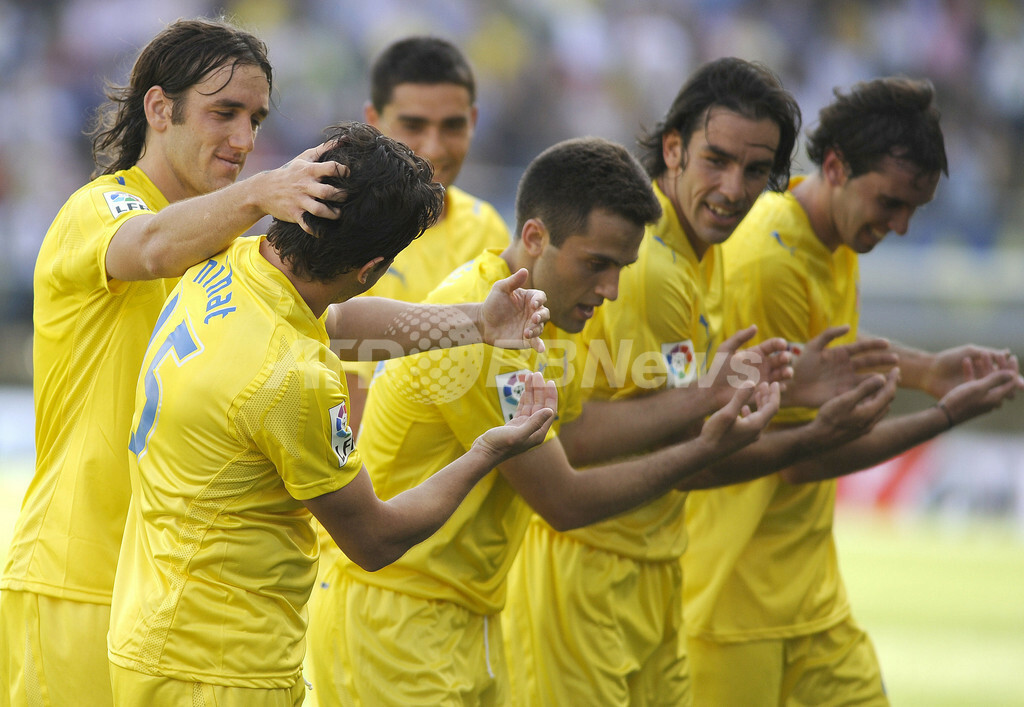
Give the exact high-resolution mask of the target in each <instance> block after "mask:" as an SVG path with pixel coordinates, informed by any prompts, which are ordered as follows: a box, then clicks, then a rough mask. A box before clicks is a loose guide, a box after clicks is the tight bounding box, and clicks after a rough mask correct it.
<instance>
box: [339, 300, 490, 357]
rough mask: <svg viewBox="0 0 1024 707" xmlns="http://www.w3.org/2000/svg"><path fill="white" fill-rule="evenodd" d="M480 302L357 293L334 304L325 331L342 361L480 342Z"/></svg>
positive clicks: (396, 355) (398, 354)
mask: <svg viewBox="0 0 1024 707" xmlns="http://www.w3.org/2000/svg"><path fill="white" fill-rule="evenodd" d="M480 307H481V305H480V304H479V303H467V304H454V305H440V304H413V303H409V302H400V301H398V300H392V299H387V298H385V297H353V298H352V299H349V300H347V301H345V302H342V303H340V304H334V305H331V307H330V310H329V311H328V315H327V321H326V326H327V335H328V336H330V337H331V338H332V339H334V340H335V345H334V346H333V348H335V349H336V350H337V351H338V355H339V357H340V358H341V359H342V360H343V361H381V360H385V359H389V358H395V357H398V356H405V355H407V354H410V353H417V352H420V351H428V350H431V349H439V348H450V347H453V346H463V345H466V344H476V343H480V342H481V341H482V339H481V334H480V331H479V328H478V326H477V317H478V314H479V309H480Z"/></svg>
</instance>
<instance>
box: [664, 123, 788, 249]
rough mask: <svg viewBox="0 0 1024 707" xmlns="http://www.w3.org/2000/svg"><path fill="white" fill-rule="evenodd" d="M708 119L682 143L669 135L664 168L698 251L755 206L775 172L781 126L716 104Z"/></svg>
mask: <svg viewBox="0 0 1024 707" xmlns="http://www.w3.org/2000/svg"><path fill="white" fill-rule="evenodd" d="M709 111H710V113H709V116H708V120H707V122H706V123H704V122H702V123H701V127H699V128H698V129H697V130H695V131H694V132H693V134H692V135H691V136H690V139H689V142H688V143H687V144H683V138H682V136H681V135H680V134H679V132H678V131H671V132H668V133H666V134H665V136H664V138H663V140H662V145H663V150H664V157H665V164H666V167H667V169H666V170H665V173H664V174H663V175H662V176H661V177H659V178H658V186H659V187H661V189H662V191H663V192H665V195H666V196H667V197H668V199H669V201H670V202H671V203H672V206H673V208H674V209H675V212H676V216H677V217H678V218H679V222H680V224H681V225H682V227H683V231H685V233H686V236H687V238H688V239H689V240H690V244H691V245H692V246H693V249H694V251H696V253H697V255H698V256H701V255H703V254H704V252H705V251H706V250H707V249H708V247H709V246H711V245H714V244H716V243H722V242H724V241H725V240H726V239H727V238H728V237H729V236H730V235H732V232H733V230H734V229H735V228H736V226H738V225H739V223H740V221H741V220H742V219H743V217H744V216H746V214H747V212H748V211H750V207H751V206H753V205H754V201H755V200H756V199H757V197H758V196H759V195H760V194H761V192H762V191H764V188H765V187H766V186H767V184H768V179H769V177H770V176H771V171H772V164H773V163H774V161H775V153H776V151H777V150H778V146H779V126H778V125H777V124H776V123H775V122H774V121H772V120H770V119H768V118H764V119H761V120H752V119H750V118H746V117H744V116H742V115H740V114H739V113H736V112H733V111H731V110H728V109H725V108H721V107H712V108H710V109H709Z"/></svg>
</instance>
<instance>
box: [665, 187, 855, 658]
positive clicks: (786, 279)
mask: <svg viewBox="0 0 1024 707" xmlns="http://www.w3.org/2000/svg"><path fill="white" fill-rule="evenodd" d="M797 181H798V179H797V180H794V181H793V182H791V184H790V186H791V187H792V186H794V185H795V184H796V183H797ZM724 251H725V263H726V268H725V284H726V287H727V288H728V290H727V291H728V300H727V304H726V326H727V327H733V328H739V327H741V326H745V325H747V324H750V323H754V324H757V325H758V335H757V340H763V339H766V338H769V337H775V336H779V337H782V338H784V339H786V340H787V341H789V342H790V345H791V347H792V348H794V349H795V350H799V348H800V347H801V346H802V345H803V344H805V343H806V342H807V341H808V340H810V339H811V338H813V337H815V336H816V335H818V334H820V333H821V332H822V331H823V330H824V329H826V328H828V327H831V326H837V325H841V324H849V325H850V326H851V330H850V333H849V334H848V335H846V336H845V337H843V338H842V339H841V340H840V341H839V343H846V342H849V341H852V340H854V339H855V338H856V335H857V321H858V316H857V308H858V307H857V305H858V303H857V278H858V269H857V255H856V254H855V253H854V252H853V251H851V250H849V249H848V248H846V247H845V246H840V247H839V248H838V249H837V250H836V251H835V252H834V253H833V252H830V251H829V250H828V249H827V248H826V247H825V246H824V245H822V243H821V242H820V241H819V240H818V238H817V236H815V234H814V231H813V230H812V229H811V225H810V222H809V221H808V219H807V215H806V213H805V212H804V210H803V209H802V208H801V206H800V204H799V203H798V202H797V200H796V199H795V198H794V197H793V195H792V193H791V192H785V193H782V194H777V193H766V194H764V195H762V196H761V197H760V198H759V199H758V200H757V202H756V203H755V205H754V207H753V209H751V211H750V213H749V214H748V215H747V217H746V218H745V219H744V220H743V222H742V223H741V224H740V226H739V228H737V229H736V231H735V232H734V233H733V235H732V236H731V237H730V238H729V240H728V241H727V242H726V244H725V246H724ZM810 415H813V411H809V410H806V409H793V410H783V411H780V413H779V416H777V418H776V419H777V420H782V421H784V422H785V421H791V422H799V421H801V420H807V419H809V417H810ZM834 504H835V481H825V482H820V483H810V484H800V485H790V484H787V483H786V482H784V481H782V479H781V478H780V477H779V476H778V475H777V474H772V475H770V476H767V477H765V478H762V479H757V480H755V481H750V482H747V483H743V484H736V485H734V486H728V487H724V488H720V489H713V490H709V491H695V492H693V493H691V494H690V495H689V499H688V505H687V513H686V520H687V528H688V530H689V535H690V546H689V548H688V549H687V551H686V554H685V556H684V557H683V567H684V573H685V576H686V582H685V583H684V602H683V606H684V609H685V612H686V613H685V616H686V626H687V630H688V632H690V633H691V634H692V635H696V636H699V637H700V638H704V639H707V640H717V641H746V640H757V639H767V638H784V637H789V636H796V635H802V634H806V633H811V632H814V631H819V630H823V629H825V628H828V627H829V626H832V625H834V624H836V623H838V622H839V621H841V620H843V619H844V618H845V617H846V616H847V615H848V614H849V604H848V601H847V597H846V590H845V588H844V587H843V583H842V579H841V578H840V575H839V567H838V563H837V560H836V550H835V545H834V542H833V538H832V516H833V509H834Z"/></svg>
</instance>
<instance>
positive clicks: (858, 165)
mask: <svg viewBox="0 0 1024 707" xmlns="http://www.w3.org/2000/svg"><path fill="white" fill-rule="evenodd" d="M834 93H835V97H836V98H835V100H834V101H833V102H832V103H830V104H829V105H827V106H825V107H824V108H822V109H821V111H820V112H819V113H818V125H817V127H815V129H814V130H813V131H811V132H810V133H808V135H807V154H808V156H809V157H810V158H811V161H812V162H813V163H814V164H815V165H817V166H818V167H821V163H822V162H823V161H824V159H825V153H826V152H827V151H828V150H829V149H833V150H835V151H836V153H838V155H839V156H840V158H841V159H842V160H843V161H844V162H845V163H846V165H847V166H848V167H849V169H850V176H851V177H857V176H859V175H861V174H865V173H867V172H871V171H874V170H875V169H876V168H877V167H878V164H879V162H881V160H882V159H884V158H885V157H897V158H900V159H905V160H908V161H910V162H911V163H913V164H914V165H916V166H917V167H918V168H919V169H920V170H921V171H922V172H924V173H926V174H937V173H939V172H942V173H943V174H946V175H948V174H949V165H948V163H947V161H946V146H945V140H944V139H943V137H942V128H941V127H940V126H939V118H940V113H939V109H938V106H936V104H935V88H934V86H932V84H931V82H930V81H926V80H914V79H909V78H905V77H888V78H880V79H874V80H872V81H862V82H860V83H857V84H854V86H853V88H852V89H851V90H850V91H849V93H842V92H841V91H840V90H839V89H836V90H835V91H834Z"/></svg>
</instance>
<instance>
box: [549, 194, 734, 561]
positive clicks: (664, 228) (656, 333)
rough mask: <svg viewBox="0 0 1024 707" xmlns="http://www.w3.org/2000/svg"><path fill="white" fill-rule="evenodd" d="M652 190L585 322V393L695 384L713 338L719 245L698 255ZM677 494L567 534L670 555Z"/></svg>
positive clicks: (677, 532) (674, 548)
mask: <svg viewBox="0 0 1024 707" xmlns="http://www.w3.org/2000/svg"><path fill="white" fill-rule="evenodd" d="M654 193H655V195H656V196H657V197H658V201H659V203H660V204H661V214H662V215H661V218H660V219H659V220H658V222H657V223H655V224H652V225H650V226H648V227H647V230H646V232H645V233H644V238H643V240H642V241H641V243H640V250H639V253H638V256H637V261H636V262H635V263H634V264H632V265H630V266H629V267H628V268H626V269H624V270H623V271H622V274H621V276H620V277H619V297H618V299H616V300H614V301H611V302H605V303H604V304H603V305H601V307H599V308H598V310H597V311H596V312H595V314H594V319H593V320H592V321H591V322H590V323H589V324H588V325H587V330H586V336H587V343H588V346H589V358H588V362H587V368H586V371H585V376H588V377H589V376H593V377H594V379H595V385H594V387H593V388H586V387H585V388H584V395H585V396H587V397H589V398H591V399H596V400H618V399H623V398H631V397H636V396H638V395H644V394H646V393H651V392H655V391H657V390H660V389H664V388H665V387H677V386H684V385H689V384H697V383H696V381H697V379H698V378H699V377H700V376H701V375H703V374H704V373H706V372H707V370H708V367H709V366H711V365H712V362H713V357H714V354H715V350H716V348H717V347H718V345H719V344H720V343H721V336H722V310H721V301H722V300H721V292H722V287H723V279H722V278H723V274H722V252H721V246H719V245H713V246H711V247H709V248H708V249H707V251H706V252H705V253H704V256H703V257H702V258H699V259H698V258H697V254H696V253H695V252H694V249H693V246H692V245H691V244H690V241H689V239H688V238H687V236H686V233H685V232H684V231H683V227H682V224H681V223H680V222H679V217H678V216H677V215H676V212H675V208H674V207H673V206H672V204H671V202H670V201H669V200H668V197H667V196H665V194H664V193H663V192H662V191H661V189H660V188H659V187H658V185H657V183H655V184H654ZM685 500H686V494H685V493H681V492H678V491H671V492H669V493H667V494H665V495H663V496H661V497H659V498H657V499H655V500H653V501H651V502H650V503H647V504H645V505H643V506H641V507H639V508H637V509H635V510H633V511H630V512H629V513H625V514H622V515H618V516H615V517H614V518H610V519H608V520H605V521H601V522H600V523H595V524H593V525H589V526H586V527H584V528H578V529H576V530H571V531H568V533H567V534H568V535H569V536H571V537H573V538H575V539H576V540H578V541H580V542H583V543H586V544H588V545H590V546H592V547H597V548H599V549H602V550H605V551H607V552H614V553H616V554H619V555H622V556H624V557H630V558H634V559H637V560H643V561H662V560H670V559H678V558H679V556H680V555H682V554H683V551H684V550H685V549H686V542H687V540H686V527H685V523H684V519H683V504H684V502H685ZM535 522H538V523H543V522H544V521H543V520H542V519H540V518H539V517H538V518H537V519H536V521H535Z"/></svg>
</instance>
